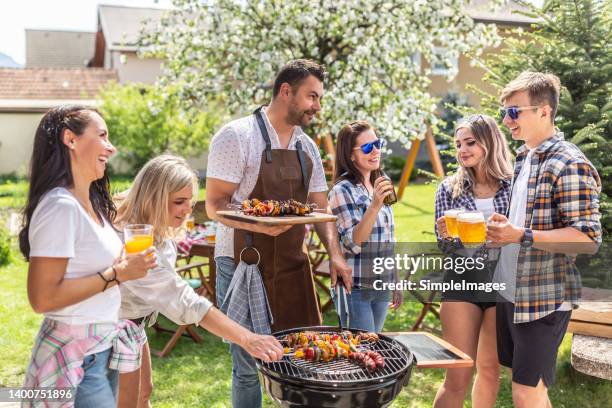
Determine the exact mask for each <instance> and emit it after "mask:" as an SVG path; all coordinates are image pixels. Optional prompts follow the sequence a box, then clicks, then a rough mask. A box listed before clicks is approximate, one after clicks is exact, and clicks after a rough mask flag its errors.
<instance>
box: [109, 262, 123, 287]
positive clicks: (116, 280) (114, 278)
mask: <svg viewBox="0 0 612 408" xmlns="http://www.w3.org/2000/svg"><path fill="white" fill-rule="evenodd" d="M111 268H113V280H114V281H115V282H117V285H121V281H120V280H119V279H117V270H116V269H115V265H113V266H111ZM111 282H112V281H111Z"/></svg>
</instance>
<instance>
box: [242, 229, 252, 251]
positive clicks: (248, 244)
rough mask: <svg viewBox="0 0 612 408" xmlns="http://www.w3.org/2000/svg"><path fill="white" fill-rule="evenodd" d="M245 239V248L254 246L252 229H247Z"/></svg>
mask: <svg viewBox="0 0 612 408" xmlns="http://www.w3.org/2000/svg"><path fill="white" fill-rule="evenodd" d="M244 240H245V244H246V246H245V248H254V246H253V233H252V232H250V231H247V232H246V234H244Z"/></svg>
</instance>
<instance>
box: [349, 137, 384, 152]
mask: <svg viewBox="0 0 612 408" xmlns="http://www.w3.org/2000/svg"><path fill="white" fill-rule="evenodd" d="M384 145H385V140H384V139H376V140H375V141H373V142H370V143H364V144H362V145H361V146H359V147H356V148H354V149H353V150H359V149H361V151H362V152H363V154H370V153H372V150H374V148H376V149H377V150H380V149H382V148H383V146H384Z"/></svg>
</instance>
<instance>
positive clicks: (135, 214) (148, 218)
mask: <svg viewBox="0 0 612 408" xmlns="http://www.w3.org/2000/svg"><path fill="white" fill-rule="evenodd" d="M187 186H191V187H192V188H193V194H194V197H197V194H198V176H197V175H196V173H195V172H194V170H193V169H192V168H191V166H189V164H188V163H187V161H186V160H185V159H183V158H182V157H179V156H174V155H170V154H164V155H161V156H157V157H155V158H153V159H151V160H149V161H148V162H147V164H145V165H144V167H143V168H142V169H140V171H139V172H138V174H137V175H136V178H135V179H134V184H133V185H132V187H131V188H130V189H129V191H128V192H127V194H124V195H123V197H120V200H121V202H120V204H119V207H118V208H117V218H116V225H117V226H118V227H121V228H122V227H124V226H125V225H127V224H151V225H153V237H154V239H155V243H156V244H159V243H161V242H162V241H163V240H165V239H167V238H170V237H173V236H174V235H175V234H176V232H177V231H176V230H175V229H174V228H172V227H171V226H170V217H169V214H168V207H169V203H170V194H172V193H176V192H177V191H180V190H182V189H184V188H185V187H187Z"/></svg>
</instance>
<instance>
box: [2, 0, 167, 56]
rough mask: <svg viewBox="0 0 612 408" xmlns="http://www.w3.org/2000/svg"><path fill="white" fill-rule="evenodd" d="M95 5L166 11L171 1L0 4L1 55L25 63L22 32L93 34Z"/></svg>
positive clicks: (9, 0) (22, 0)
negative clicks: (152, 8) (58, 31)
mask: <svg viewBox="0 0 612 408" xmlns="http://www.w3.org/2000/svg"><path fill="white" fill-rule="evenodd" d="M98 4H118V5H124V6H135V7H158V8H168V7H170V6H171V4H172V1H171V0H0V53H3V54H6V55H8V56H9V57H11V58H13V60H15V61H16V62H17V63H19V64H24V63H25V29H26V28H36V29H56V30H75V31H92V32H93V31H96V29H97V10H98Z"/></svg>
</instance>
